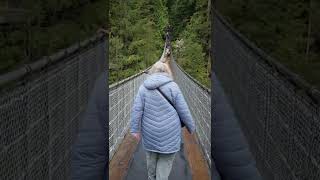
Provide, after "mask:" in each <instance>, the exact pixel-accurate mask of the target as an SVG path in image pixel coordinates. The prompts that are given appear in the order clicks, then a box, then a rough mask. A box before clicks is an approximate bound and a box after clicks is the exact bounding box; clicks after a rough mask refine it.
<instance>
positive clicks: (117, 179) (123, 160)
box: [109, 132, 138, 180]
mask: <svg viewBox="0 0 320 180" xmlns="http://www.w3.org/2000/svg"><path fill="white" fill-rule="evenodd" d="M137 145H138V141H137V140H136V139H134V137H133V136H131V134H130V132H128V133H127V134H126V135H125V137H124V139H123V141H122V143H121V144H120V146H119V147H118V149H117V151H116V153H115V154H114V156H113V158H112V160H111V161H110V163H109V180H121V179H124V178H125V176H126V174H127V171H128V168H129V164H130V160H131V159H132V156H133V154H134V152H135V150H136V148H137Z"/></svg>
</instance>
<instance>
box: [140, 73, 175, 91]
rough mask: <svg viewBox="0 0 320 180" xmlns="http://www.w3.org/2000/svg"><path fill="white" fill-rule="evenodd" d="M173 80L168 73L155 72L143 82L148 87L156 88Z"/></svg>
mask: <svg viewBox="0 0 320 180" xmlns="http://www.w3.org/2000/svg"><path fill="white" fill-rule="evenodd" d="M171 81H173V80H172V79H171V78H170V76H169V74H167V73H154V74H152V75H151V76H149V77H148V78H147V79H146V80H145V81H144V83H143V85H144V87H146V88H147V89H156V88H157V87H159V86H161V85H163V84H166V83H169V82H171Z"/></svg>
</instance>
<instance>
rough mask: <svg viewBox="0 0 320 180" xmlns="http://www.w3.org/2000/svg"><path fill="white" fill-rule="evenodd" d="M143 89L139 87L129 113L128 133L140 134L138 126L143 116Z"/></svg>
mask: <svg viewBox="0 0 320 180" xmlns="http://www.w3.org/2000/svg"><path fill="white" fill-rule="evenodd" d="M142 93H143V87H142V86H140V88H139V91H138V94H137V95H136V97H135V99H134V103H133V107H132V112H131V121H130V132H131V133H138V132H140V124H141V119H142V115H143V108H144V99H143V95H142Z"/></svg>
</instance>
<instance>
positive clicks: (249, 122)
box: [214, 14, 320, 180]
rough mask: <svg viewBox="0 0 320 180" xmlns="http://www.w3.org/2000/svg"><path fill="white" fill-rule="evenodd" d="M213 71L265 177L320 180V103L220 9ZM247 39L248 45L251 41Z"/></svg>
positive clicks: (217, 20) (215, 30) (215, 19)
mask: <svg viewBox="0 0 320 180" xmlns="http://www.w3.org/2000/svg"><path fill="white" fill-rule="evenodd" d="M214 23H215V25H214V27H215V28H214V38H215V39H214V55H215V66H214V68H215V72H216V74H217V76H218V78H219V79H220V81H221V83H222V85H223V87H224V90H225V91H226V94H227V95H228V97H229V100H230V102H231V104H232V106H233V108H234V110H235V112H236V114H237V116H238V118H239V121H240V124H241V126H242V129H243V131H244V133H245V135H246V137H247V139H248V142H249V145H250V150H251V152H252V153H253V155H254V157H255V159H256V162H257V167H258V169H259V171H260V174H261V175H262V176H263V177H264V178H265V179H281V180H286V179H288V180H293V179H320V169H319V163H320V156H319V152H320V138H319V137H320V136H319V135H320V134H319V132H320V123H319V120H320V106H319V104H317V102H316V101H314V100H313V99H312V98H311V96H309V95H307V93H306V91H305V90H303V89H301V88H298V87H297V85H294V83H292V82H290V81H289V80H288V77H286V76H284V75H283V73H281V72H280V71H279V69H277V68H276V66H271V65H270V63H268V61H266V60H265V59H266V57H267V56H265V55H263V53H262V52H261V50H259V49H257V48H255V47H254V46H253V45H251V44H249V42H248V41H247V40H245V39H244V38H243V37H242V35H241V34H239V33H238V32H236V31H235V30H234V29H233V28H232V27H230V25H229V24H228V23H226V22H225V20H223V19H222V17H221V16H219V15H218V14H216V15H215V18H214ZM248 44H249V45H248Z"/></svg>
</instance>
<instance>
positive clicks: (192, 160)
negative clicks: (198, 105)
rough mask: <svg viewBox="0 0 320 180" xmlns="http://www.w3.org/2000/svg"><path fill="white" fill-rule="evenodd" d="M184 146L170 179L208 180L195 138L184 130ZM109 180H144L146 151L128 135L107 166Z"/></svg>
mask: <svg viewBox="0 0 320 180" xmlns="http://www.w3.org/2000/svg"><path fill="white" fill-rule="evenodd" d="M183 137H184V143H183V144H182V149H181V151H180V152H179V153H178V154H177V155H176V158H175V162H174V165H173V169H172V172H171V174H170V176H169V179H183V180H191V179H192V180H209V179H210V170H209V169H208V166H207V164H206V161H205V159H204V156H203V154H202V152H201V149H200V146H199V144H198V141H197V140H196V137H195V135H190V134H189V133H188V132H187V130H186V129H185V128H183ZM109 179H110V180H121V179H126V180H131V179H132V180H136V179H139V180H143V179H147V168H146V159H145V151H144V150H143V146H142V144H141V143H138V142H137V141H136V140H135V139H134V138H133V137H132V136H131V135H129V134H127V135H126V136H125V138H124V140H123V142H122V143H121V145H120V146H119V148H118V150H117V152H116V153H115V155H114V157H113V158H112V160H111V161H110V163H109Z"/></svg>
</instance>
